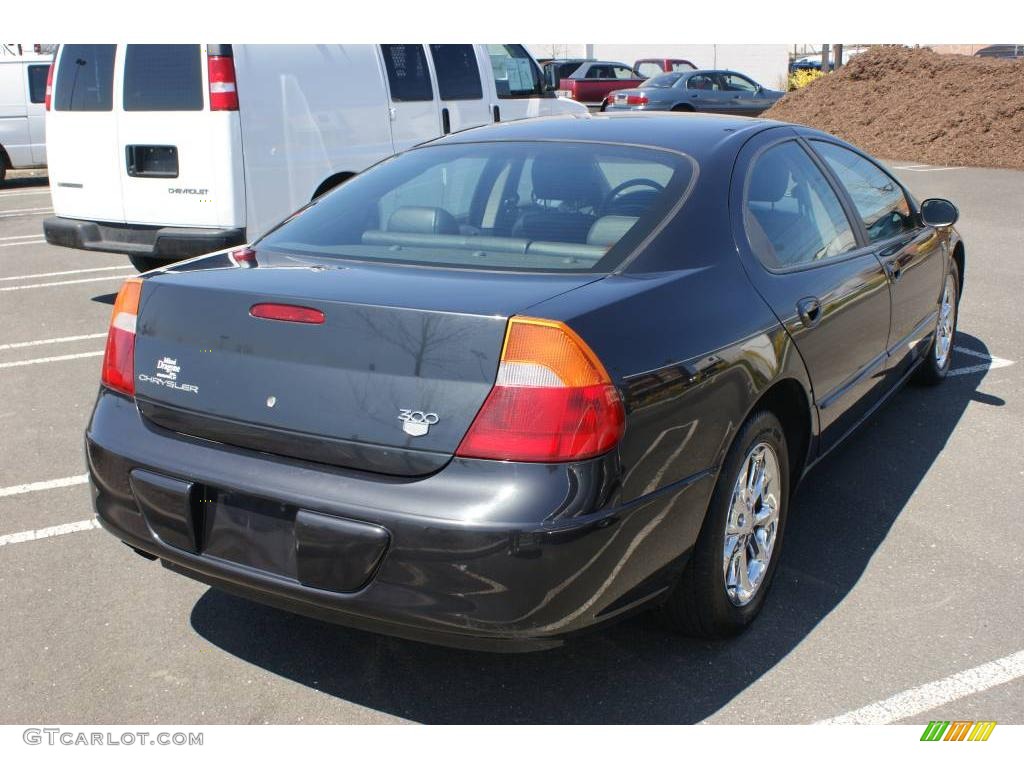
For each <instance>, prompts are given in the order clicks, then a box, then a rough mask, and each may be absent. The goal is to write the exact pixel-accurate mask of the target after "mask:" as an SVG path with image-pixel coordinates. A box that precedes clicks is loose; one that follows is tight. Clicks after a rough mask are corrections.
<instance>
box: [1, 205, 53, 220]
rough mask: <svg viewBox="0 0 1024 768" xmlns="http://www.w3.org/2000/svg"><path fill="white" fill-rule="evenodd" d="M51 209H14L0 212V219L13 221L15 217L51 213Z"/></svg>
mask: <svg viewBox="0 0 1024 768" xmlns="http://www.w3.org/2000/svg"><path fill="white" fill-rule="evenodd" d="M52 210H53V208H51V207H49V206H47V207H45V208H15V209H13V210H10V211H0V219H13V218H15V217H17V216H38V215H39V214H41V213H46V212H47V211H52Z"/></svg>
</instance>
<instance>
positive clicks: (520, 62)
mask: <svg viewBox="0 0 1024 768" xmlns="http://www.w3.org/2000/svg"><path fill="white" fill-rule="evenodd" d="M487 54H488V56H489V57H490V59H491V70H492V71H493V72H494V87H495V89H496V90H497V92H498V98H499V99H514V98H527V97H530V96H540V95H541V93H543V88H542V86H541V81H540V73H539V72H538V71H537V65H536V64H535V63H534V61H533V58H532V57H531V56H530V54H528V53H527V52H526V49H525V48H523V46H521V45H488V46H487Z"/></svg>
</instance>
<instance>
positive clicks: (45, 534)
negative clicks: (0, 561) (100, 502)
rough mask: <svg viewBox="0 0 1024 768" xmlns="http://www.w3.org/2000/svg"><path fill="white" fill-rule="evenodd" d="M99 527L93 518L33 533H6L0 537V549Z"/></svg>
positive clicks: (53, 526) (52, 526) (38, 529)
mask: <svg viewBox="0 0 1024 768" xmlns="http://www.w3.org/2000/svg"><path fill="white" fill-rule="evenodd" d="M99 527H100V524H99V521H98V520H97V519H96V518H95V517H93V518H90V519H88V520H79V521H78V522H75V523H64V524H63V525H51V526H48V527H46V528H37V529H35V530H33V531H19V532H18V533H7V534H4V535H3V536H0V547H6V546H7V545H8V544H23V543H25V542H26V541H38V540H39V539H49V538H52V537H54V536H64V535H65V534H68V533H79V532H81V531H92V530H95V529H97V528H99Z"/></svg>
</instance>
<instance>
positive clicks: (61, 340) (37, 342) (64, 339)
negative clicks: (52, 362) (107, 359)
mask: <svg viewBox="0 0 1024 768" xmlns="http://www.w3.org/2000/svg"><path fill="white" fill-rule="evenodd" d="M106 336H107V334H105V333H84V334H82V335H80V336H58V337H56V338H53V339H34V340H32V341H12V342H10V343H9V344H0V352H3V351H4V350H6V349H24V348H26V347H41V346H44V345H46V344H69V343H71V342H75V341H86V340H87V339H104V338H106Z"/></svg>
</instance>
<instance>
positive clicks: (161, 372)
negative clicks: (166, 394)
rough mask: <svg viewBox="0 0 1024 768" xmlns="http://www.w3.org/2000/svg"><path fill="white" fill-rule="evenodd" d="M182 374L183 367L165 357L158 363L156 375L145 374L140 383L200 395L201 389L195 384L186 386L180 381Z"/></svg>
mask: <svg viewBox="0 0 1024 768" xmlns="http://www.w3.org/2000/svg"><path fill="white" fill-rule="evenodd" d="M179 373H181V366H180V365H178V361H177V360H176V359H174V358H171V357H163V358H161V359H160V360H157V361H156V375H155V376H149V375H148V374H145V373H140V374H139V381H144V382H147V383H149V384H157V385H159V386H161V387H167V388H168V389H178V390H181V391H182V392H191V393H192V394H195V395H198V394H199V387H197V386H196V385H195V384H185V383H183V382H180V381H178V374H179Z"/></svg>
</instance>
